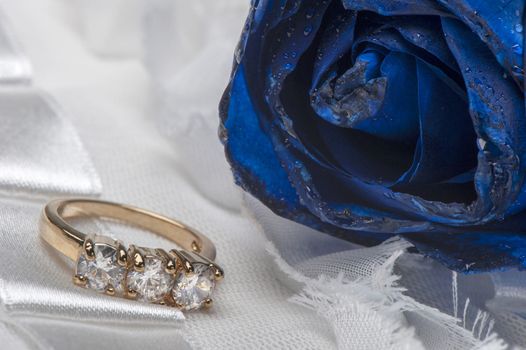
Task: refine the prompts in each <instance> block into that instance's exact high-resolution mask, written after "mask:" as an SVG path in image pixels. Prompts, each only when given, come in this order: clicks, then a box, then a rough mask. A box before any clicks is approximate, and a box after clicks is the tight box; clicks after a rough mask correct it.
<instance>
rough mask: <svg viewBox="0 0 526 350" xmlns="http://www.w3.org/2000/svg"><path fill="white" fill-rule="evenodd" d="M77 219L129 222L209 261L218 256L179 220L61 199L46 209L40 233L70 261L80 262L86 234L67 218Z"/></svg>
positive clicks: (109, 204)
mask: <svg viewBox="0 0 526 350" xmlns="http://www.w3.org/2000/svg"><path fill="white" fill-rule="evenodd" d="M78 217H103V218H110V219H115V220H119V221H123V222H125V223H130V224H133V225H135V226H138V227H141V228H143V229H146V230H149V231H152V232H155V233H157V234H159V235H161V236H163V237H165V238H167V239H168V240H170V241H173V242H175V243H176V244H177V245H178V246H179V247H181V248H183V249H186V250H188V251H193V252H196V253H199V254H201V255H202V256H204V257H205V258H207V259H209V260H212V261H213V260H214V259H215V257H216V249H215V247H214V244H213V243H212V242H211V241H210V240H209V239H208V238H206V237H205V236H203V235H202V234H200V233H198V232H197V231H195V230H194V229H191V228H189V227H188V226H186V225H184V224H182V223H181V222H179V221H176V220H173V219H170V218H167V217H164V216H161V215H158V214H155V213H152V212H149V211H147V210H144V209H140V208H136V207H133V206H129V205H124V204H119V203H112V202H106V201H101V200H95V199H62V200H61V199H58V200H54V201H51V202H49V203H48V204H47V205H46V206H45V207H44V211H43V213H42V218H41V222H40V225H41V229H40V232H41V235H42V238H43V239H44V240H45V241H46V242H48V243H49V244H50V245H51V246H52V247H53V248H55V249H57V250H58V251H60V252H61V253H62V254H64V255H65V256H67V257H68V258H70V259H71V260H76V259H77V256H78V252H79V249H80V248H81V247H82V245H83V244H84V241H85V239H86V234H84V233H82V232H80V231H79V230H77V229H75V228H74V227H73V226H71V225H70V224H68V223H67V222H66V219H71V218H78Z"/></svg>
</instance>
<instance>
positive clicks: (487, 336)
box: [267, 239, 508, 350]
mask: <svg viewBox="0 0 526 350" xmlns="http://www.w3.org/2000/svg"><path fill="white" fill-rule="evenodd" d="M384 245H386V246H388V247H387V248H388V249H386V252H387V254H386V256H385V257H384V259H385V260H384V262H383V264H381V265H379V266H378V267H377V268H376V269H375V270H374V272H373V273H372V274H371V275H370V276H364V277H361V278H356V279H352V280H351V279H348V278H345V277H344V275H343V274H340V275H338V276H337V277H336V278H329V277H327V276H320V277H319V278H317V279H311V278H308V277H306V276H304V275H303V274H301V273H300V272H298V271H297V270H296V269H295V268H293V267H292V266H290V265H289V264H288V263H287V262H286V261H285V260H284V259H283V258H282V257H281V255H280V253H279V251H278V250H277V249H276V247H275V246H274V245H273V243H272V242H268V244H267V251H268V252H269V254H270V255H271V256H272V257H273V258H274V260H275V262H276V264H277V266H278V267H279V268H280V270H281V271H282V272H283V273H285V274H286V275H287V276H288V277H289V278H291V279H292V280H294V281H296V282H299V283H300V284H301V285H302V290H301V291H300V292H299V293H297V294H296V295H294V296H292V297H291V298H290V299H289V300H290V301H291V302H293V303H296V304H298V305H301V306H303V307H306V308H308V309H311V310H313V311H315V312H316V313H318V314H319V315H320V316H321V317H323V318H324V319H326V320H327V321H328V322H329V323H330V324H331V326H332V329H333V332H334V335H335V338H336V341H337V344H338V348H340V349H353V350H354V349H373V348H376V349H379V348H381V349H424V348H425V346H424V344H423V343H422V341H421V340H420V339H419V338H418V336H417V335H416V332H415V328H414V327H411V326H409V325H408V324H407V320H406V319H405V317H404V316H403V314H404V313H405V312H407V313H415V314H417V315H418V316H420V317H423V318H425V319H426V320H427V321H430V322H432V323H433V324H434V325H435V326H436V327H440V328H441V330H443V331H446V332H447V334H448V339H451V341H450V342H449V343H450V344H453V345H451V346H450V348H455V349H477V350H504V349H507V348H508V345H507V344H506V343H505V342H504V341H503V340H501V339H500V338H498V336H497V335H496V334H495V333H493V332H492V329H493V323H494V321H493V320H491V319H490V317H489V315H488V314H487V313H485V312H482V311H478V312H477V315H476V318H475V320H474V321H473V324H471V325H468V324H467V320H466V315H467V313H468V310H469V308H470V302H469V299H466V301H465V304H464V308H463V318H462V320H460V319H458V318H457V317H456V316H458V315H449V314H446V313H444V312H441V311H440V310H438V309H436V308H433V307H430V306H427V305H425V304H422V303H419V302H417V301H416V300H414V299H413V298H411V297H408V296H407V295H405V294H404V292H405V291H406V289H405V288H404V287H401V286H399V284H398V281H399V280H400V276H397V275H396V274H394V272H393V269H394V265H395V263H396V260H397V259H398V258H399V257H400V256H401V255H402V254H404V252H405V250H406V249H407V246H408V245H407V242H406V241H404V240H401V239H396V240H391V241H389V242H386V243H385V244H384ZM455 282H456V276H455V275H453V280H452V289H453V298H454V300H453V305H454V313H455V314H456V313H458V292H457V286H456V284H455ZM371 334H378V336H377V337H371ZM385 339H389V343H385Z"/></svg>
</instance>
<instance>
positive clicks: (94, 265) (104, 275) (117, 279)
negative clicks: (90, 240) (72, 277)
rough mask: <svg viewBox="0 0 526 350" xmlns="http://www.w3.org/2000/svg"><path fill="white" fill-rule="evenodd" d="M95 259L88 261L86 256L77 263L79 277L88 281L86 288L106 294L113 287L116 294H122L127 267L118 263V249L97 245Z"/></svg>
mask: <svg viewBox="0 0 526 350" xmlns="http://www.w3.org/2000/svg"><path fill="white" fill-rule="evenodd" d="M93 251H94V253H95V257H94V259H91V260H89V259H86V257H85V256H84V254H81V255H80V256H79V259H78V261H77V275H80V276H84V277H85V278H86V279H87V283H86V286H87V287H88V288H91V289H95V290H97V291H99V292H104V291H106V289H107V288H108V287H109V286H112V287H113V288H114V289H115V291H116V292H118V293H120V292H122V284H123V281H124V275H125V274H126V267H123V266H120V265H119V264H118V263H117V249H115V248H114V247H112V246H109V245H107V244H102V243H95V245H94V247H93Z"/></svg>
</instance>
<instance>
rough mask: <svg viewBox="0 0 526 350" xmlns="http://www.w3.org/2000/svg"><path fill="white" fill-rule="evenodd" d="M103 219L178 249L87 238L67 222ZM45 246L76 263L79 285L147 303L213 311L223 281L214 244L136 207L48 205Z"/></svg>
mask: <svg viewBox="0 0 526 350" xmlns="http://www.w3.org/2000/svg"><path fill="white" fill-rule="evenodd" d="M79 217H103V218H110V219H115V220H119V221H122V222H123V223H127V224H132V225H135V226H138V227H141V228H143V229H146V230H149V231H152V232H155V233H157V234H159V235H161V236H163V237H165V238H167V239H169V240H171V241H173V242H175V243H176V244H177V245H178V247H179V249H172V250H170V251H168V252H167V251H165V250H163V249H159V248H157V249H154V248H146V247H137V246H135V245H130V246H129V247H128V248H127V249H126V247H125V246H124V244H123V243H122V242H121V241H118V240H114V239H112V238H110V237H108V236H103V235H98V234H85V233H83V232H80V231H79V230H77V229H76V228H74V227H73V226H71V225H70V224H69V223H68V222H67V221H66V220H67V219H72V218H79ZM40 233H41V236H42V238H43V239H44V241H46V242H47V243H48V244H50V245H51V246H52V247H53V248H55V249H56V250H58V251H59V252H61V253H62V254H64V255H65V256H66V257H68V258H70V259H71V260H73V261H76V271H75V275H74V277H73V281H74V282H75V284H77V285H79V286H83V287H85V288H89V289H94V290H96V291H99V292H102V293H106V294H108V295H114V296H120V297H125V298H129V299H134V300H138V301H143V302H149V303H155V304H162V305H169V306H175V307H178V308H180V309H181V310H185V311H187V310H195V309H199V308H201V307H210V306H211V305H212V298H211V294H212V292H213V290H214V288H215V286H216V282H218V281H219V280H221V279H222V278H223V276H224V273H223V270H222V269H221V268H220V267H219V266H218V265H217V264H216V263H214V259H215V255H216V250H215V247H214V245H213V244H212V242H211V241H210V240H209V239H208V238H207V237H205V236H203V235H202V234H200V233H199V232H197V231H196V230H194V229H191V228H189V227H187V226H186V225H184V224H182V223H181V222H179V221H176V220H173V219H170V218H167V217H164V216H161V215H158V214H155V213H152V212H149V211H146V210H143V209H139V208H136V207H132V206H128V205H123V204H118V203H111V202H105V201H100V200H93V199H62V200H54V201H51V202H49V203H48V204H47V205H46V206H45V207H44V210H43V212H42V217H41V220H40Z"/></svg>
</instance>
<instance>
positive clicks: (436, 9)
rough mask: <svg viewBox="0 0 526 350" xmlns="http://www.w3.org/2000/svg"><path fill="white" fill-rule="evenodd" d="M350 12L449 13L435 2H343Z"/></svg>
mask: <svg viewBox="0 0 526 350" xmlns="http://www.w3.org/2000/svg"><path fill="white" fill-rule="evenodd" d="M342 3H343V6H344V7H345V8H346V9H348V10H357V11H372V12H376V13H379V14H381V15H383V16H394V15H447V14H448V13H447V11H446V10H445V9H444V8H443V7H442V6H441V5H440V4H437V2H436V1H433V0H389V1H386V0H342Z"/></svg>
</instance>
